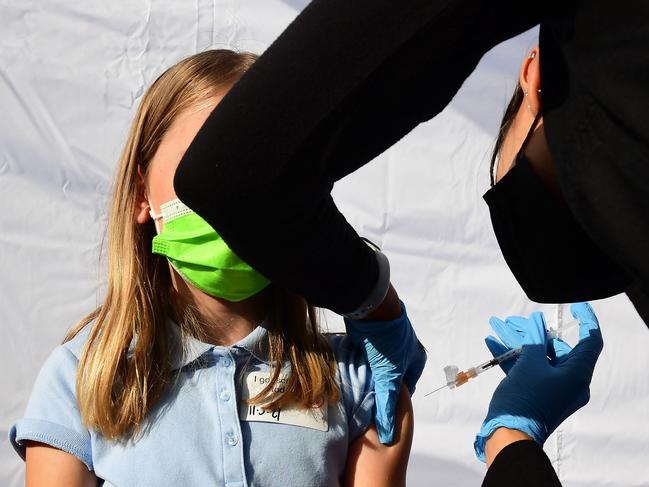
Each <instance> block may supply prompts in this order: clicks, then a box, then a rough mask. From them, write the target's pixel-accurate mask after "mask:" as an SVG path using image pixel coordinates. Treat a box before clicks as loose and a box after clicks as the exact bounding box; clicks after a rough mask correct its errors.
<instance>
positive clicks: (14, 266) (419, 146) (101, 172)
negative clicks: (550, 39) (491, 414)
mask: <svg viewBox="0 0 649 487" xmlns="http://www.w3.org/2000/svg"><path fill="white" fill-rule="evenodd" d="M306 4H307V1H306V0H242V1H239V0H196V1H194V2H181V1H178V0H176V1H174V0H157V1H155V2H152V1H146V0H112V1H111V2H99V1H95V2H88V1H86V2H82V1H80V0H76V1H75V0H47V1H46V0H40V1H38V0H34V1H29V2H9V1H7V0H3V1H0V107H1V115H0V208H1V209H2V212H1V213H0V371H1V375H0V390H2V391H3V393H2V396H1V398H2V399H1V400H0V429H1V430H2V431H1V432H0V433H1V436H0V485H3V486H18V485H22V483H23V469H24V468H23V464H22V462H21V461H20V460H19V458H18V456H17V455H15V454H14V453H13V450H12V449H11V446H10V445H9V443H8V442H7V439H6V435H7V430H8V428H9V427H10V425H11V423H12V422H13V421H14V420H16V419H18V418H20V417H21V416H22V414H23V411H24V407H25V404H26V401H27V398H28V397H29V393H30V390H31V386H32V383H33V381H34V378H35V376H36V373H37V371H38V369H39V367H40V365H41V363H42V362H43V360H44V359H45V357H46V356H47V355H48V354H49V352H50V351H51V349H52V348H54V347H55V346H56V345H57V344H58V343H59V342H60V341H61V339H62V337H63V335H64V332H65V330H66V329H67V328H68V327H70V326H71V325H72V324H74V323H75V322H76V321H77V320H78V319H79V318H80V317H81V316H82V315H84V314H85V313H87V312H88V311H90V310H91V308H93V307H94V306H95V305H96V304H97V302H98V299H99V298H98V296H100V295H101V290H102V282H103V281H102V277H101V273H100V272H99V267H98V264H97V259H98V253H99V250H100V248H101V238H102V234H103V231H104V227H105V225H106V206H107V200H108V196H109V191H110V185H111V178H112V175H113V171H114V167H115V162H116V161H117V158H118V155H119V152H120V150H121V147H122V144H123V142H124V140H125V136H126V132H127V127H128V125H129V123H130V120H131V117H132V115H133V113H134V110H135V108H136V105H137V103H138V102H139V100H140V97H141V95H142V93H143V90H144V89H145V88H146V87H147V86H148V85H149V84H150V83H151V82H152V81H153V80H154V79H155V77H156V76H157V75H158V74H160V72H162V71H163V70H164V69H165V68H166V67H168V66H170V65H171V64H173V63H175V62H176V61H178V60H179V59H180V58H182V57H184V56H186V55H189V54H192V53H195V52H197V51H202V50H204V49H207V48H211V47H229V48H235V49H245V50H251V51H254V52H257V53H261V52H263V50H264V49H265V48H266V47H267V46H268V45H269V44H270V43H271V42H272V40H273V39H274V38H275V37H276V36H277V35H278V34H279V33H280V32H281V31H282V29H283V28H284V27H285V26H286V25H288V23H289V22H290V21H291V20H292V19H293V18H294V17H295V15H297V13H298V12H299V11H300V10H301V9H302V8H304V6H305V5H306ZM536 35H537V33H536V31H532V32H528V33H526V34H524V35H522V36H520V37H518V38H516V39H513V40H511V41H509V42H507V43H505V44H503V45H501V46H499V47H498V48H496V49H494V50H493V51H492V52H490V53H489V54H488V55H487V56H486V57H485V58H484V59H483V61H482V62H481V64H480V66H479V68H478V70H477V71H476V73H474V75H473V76H472V77H471V78H470V79H469V80H468V81H467V82H466V83H465V85H464V86H463V88H462V90H461V91H460V93H459V94H458V96H457V97H456V99H455V100H454V101H453V103H451V105H450V106H449V107H448V108H447V109H446V110H445V111H444V112H443V113H442V114H441V115H440V116H439V117H437V118H436V119H435V120H433V121H431V122H429V123H426V124H423V125H421V126H419V127H418V128H417V129H415V130H414V131H413V132H412V133H411V134H410V135H409V136H407V137H406V138H404V139H403V140H402V141H400V142H399V143H398V144H397V145H396V146H394V147H393V148H391V149H390V150H389V151H387V152H386V153H384V154H383V155H381V156H380V157H379V158H377V160H375V161H374V162H372V163H371V164H369V165H367V166H365V167H364V168H362V169H361V170H359V171H357V172H356V173H355V174H353V175H351V176H350V177H348V178H346V179H345V180H343V181H341V182H340V183H339V184H338V185H337V186H336V188H335V192H334V196H335V198H336V201H337V202H338V203H339V205H340V207H341V209H342V210H343V212H344V213H345V214H346V215H347V216H348V218H349V219H350V221H351V222H352V224H353V225H354V226H355V228H356V229H357V230H358V231H359V232H360V233H361V234H363V235H366V236H367V237H369V238H370V239H372V240H374V241H376V242H377V243H379V244H380V245H381V246H382V247H383V250H384V251H385V252H386V254H387V255H388V256H389V258H390V260H391V264H392V270H393V278H394V279H393V282H394V283H395V285H396V287H397V289H398V290H399V293H400V295H401V297H402V298H403V299H404V301H405V302H406V304H407V306H408V310H409V314H410V316H411V318H412V322H413V324H414V325H415V327H416V328H417V331H418V334H419V337H420V338H421V340H422V342H423V343H424V344H425V345H426V347H427V348H428V351H429V360H428V366H427V369H426V371H425V373H424V375H423V377H422V379H421V381H420V383H419V390H418V391H419V392H418V394H416V395H415V397H414V408H415V415H416V416H415V417H416V433H415V441H414V446H413V451H412V457H411V462H410V470H409V485H412V486H424V485H426V486H431V485H439V486H449V487H452V486H473V485H479V484H480V482H481V479H482V476H483V473H484V466H483V464H481V463H479V462H478V461H477V460H476V459H475V458H474V456H473V453H472V443H473V437H474V434H475V432H476V431H477V430H478V428H479V427H480V424H481V421H482V419H483V416H484V414H485V413H486V408H487V405H488V402H489V399H490V397H491V392H492V391H493V389H494V387H495V386H496V384H497V383H498V381H499V380H500V379H501V378H502V373H501V372H500V371H494V372H491V373H490V374H488V376H486V377H485V378H482V379H480V381H479V382H476V383H473V384H469V385H467V386H465V387H464V388H462V389H459V390H457V391H448V390H444V391H442V392H440V393H438V394H437V395H434V396H430V397H428V398H424V397H423V393H424V392H427V390H429V389H432V388H433V387H436V386H438V385H439V384H440V383H441V382H442V381H443V375H442V372H441V369H442V367H443V366H444V365H447V364H448V363H456V364H458V365H459V366H460V367H466V366H470V365H474V364H475V363H478V362H481V361H482V360H483V359H486V358H488V356H489V355H488V352H487V350H486V348H485V346H484V344H483V342H482V339H483V337H484V336H485V335H486V334H488V333H489V332H490V329H489V326H488V323H487V320H488V318H489V316H491V315H492V314H493V315H497V316H501V317H503V316H506V315H510V314H528V313H530V312H531V311H533V310H536V309H541V310H543V311H545V312H546V315H547V316H548V320H549V322H550V323H551V324H556V323H558V322H561V321H562V320H564V319H565V321H568V320H570V319H572V318H571V317H570V316H568V315H569V311H568V307H567V306H565V305H559V306H540V305H536V304H534V303H530V302H529V301H527V299H526V298H525V296H524V294H523V293H522V291H521V290H520V288H519V287H518V285H517V284H516V282H515V280H514V278H513V277H512V275H511V274H510V272H509V270H508V269H507V267H506V265H505V262H504V260H503V258H502V256H501V255H500V253H499V251H498V247H497V245H496V242H495V238H494V237H493V233H492V230H491V225H490V221H489V215H488V211H487V207H486V205H485V204H484V203H483V201H482V198H481V197H482V194H483V193H484V192H485V191H486V190H487V189H488V184H489V176H488V154H489V150H490V149H491V147H492V142H493V138H494V134H495V133H496V129H497V125H498V122H499V118H500V116H501V114H502V111H503V109H504V106H505V104H506V102H507V101H508V98H509V95H510V94H511V91H512V88H513V86H514V82H515V78H516V76H517V72H518V66H519V63H520V62H521V61H522V59H523V56H524V55H525V53H526V50H527V49H528V48H529V47H531V46H532V45H533V44H534V43H535V39H536ZM403 89H407V87H405V86H404V87H403ZM431 89H434V87H431ZM548 238H559V239H560V238H561V235H552V234H550V233H548ZM566 272H569V269H566ZM556 278H557V279H561V278H562V276H561V275H557V276H556ZM594 307H595V310H596V311H597V313H598V315H599V317H600V321H601V324H602V329H603V333H604V338H605V348H604V352H603V354H602V357H601V359H600V362H599V364H598V366H597V369H596V371H595V377H594V379H593V384H592V399H591V401H590V404H589V405H588V406H586V407H585V408H584V409H583V410H581V411H580V412H579V413H577V414H576V415H575V416H574V417H573V418H571V419H569V420H568V421H566V422H565V423H564V424H563V425H562V426H561V428H560V429H559V430H558V431H557V432H556V434H554V435H553V436H552V437H551V439H550V440H549V441H548V442H547V444H546V450H547V452H548V454H549V456H550V458H551V459H552V461H553V463H554V466H555V468H556V469H557V470H558V472H559V475H560V478H561V480H562V481H563V483H564V485H565V486H566V487H579V486H590V487H596V486H602V487H603V486H624V487H634V486H647V485H649V462H647V458H649V381H647V378H646V377H647V376H646V371H647V370H648V369H649V352H648V350H649V332H648V331H647V329H646V327H645V326H644V325H643V324H642V322H641V321H640V319H639V318H638V316H637V314H636V313H635V311H634V310H633V307H632V306H631V305H630V303H629V302H628V300H627V299H626V298H625V297H624V296H619V297H616V298H613V299H609V300H605V301H600V302H597V303H594ZM326 317H327V321H328V324H329V326H330V328H332V329H338V328H340V327H341V321H340V319H339V318H338V317H336V316H335V315H333V314H329V313H327V314H326ZM564 317H565V318H564Z"/></svg>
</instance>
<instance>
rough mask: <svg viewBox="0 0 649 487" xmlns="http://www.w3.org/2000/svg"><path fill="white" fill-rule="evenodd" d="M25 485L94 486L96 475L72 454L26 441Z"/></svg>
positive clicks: (54, 486)
mask: <svg viewBox="0 0 649 487" xmlns="http://www.w3.org/2000/svg"><path fill="white" fill-rule="evenodd" d="M26 443H27V444H26V447H27V451H26V458H25V462H26V469H25V471H26V473H25V486H26V487H45V486H47V487H95V486H96V485H97V477H96V476H95V474H94V473H93V472H91V471H90V470H88V467H86V466H85V465H84V463H83V462H82V461H81V460H79V459H78V458H77V457H75V456H74V455H72V454H70V453H67V452H64V451H62V450H59V449H57V448H54V447H52V446H50V445H46V444H44V443H37V442H33V441H29V442H26Z"/></svg>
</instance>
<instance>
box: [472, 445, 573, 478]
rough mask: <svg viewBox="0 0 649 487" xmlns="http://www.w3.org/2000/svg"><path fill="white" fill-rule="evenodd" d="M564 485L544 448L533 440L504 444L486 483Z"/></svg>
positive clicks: (488, 473) (488, 471) (487, 476)
mask: <svg viewBox="0 0 649 487" xmlns="http://www.w3.org/2000/svg"><path fill="white" fill-rule="evenodd" d="M507 486H516V487H561V482H559V478H558V477H557V474H556V472H555V471H554V469H553V468H552V464H551V463H550V460H549V459H548V457H547V455H546V454H545V452H544V451H543V448H541V446H540V445H539V444H538V443H536V442H535V441H532V440H522V441H516V442H514V443H512V444H510V445H507V446H506V447H505V448H503V449H502V450H501V451H500V453H499V454H498V455H497V456H496V458H495V459H494V461H493V463H492V464H491V466H490V467H489V470H487V475H486V476H485V478H484V481H483V482H482V487H507Z"/></svg>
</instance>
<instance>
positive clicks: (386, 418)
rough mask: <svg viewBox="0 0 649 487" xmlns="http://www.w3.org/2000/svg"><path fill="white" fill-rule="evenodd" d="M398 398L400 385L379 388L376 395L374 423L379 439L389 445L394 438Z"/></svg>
mask: <svg viewBox="0 0 649 487" xmlns="http://www.w3.org/2000/svg"><path fill="white" fill-rule="evenodd" d="M377 389H378V388H377ZM398 398H399V388H398V387H397V388H396V389H394V388H392V387H389V388H388V389H387V390H382V391H380V392H379V391H378V390H377V391H376V393H375V395H374V423H375V424H376V431H377V433H378V435H379V441H380V442H381V443H383V444H384V445H389V444H390V443H392V442H393V440H394V417H395V411H396V408H397V399H398Z"/></svg>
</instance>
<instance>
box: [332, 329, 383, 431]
mask: <svg viewBox="0 0 649 487" xmlns="http://www.w3.org/2000/svg"><path fill="white" fill-rule="evenodd" d="M331 344H332V346H333V348H334V351H335V353H336V360H337V362H338V372H339V376H340V382H339V385H340V394H341V396H342V397H341V400H342V401H343V403H344V407H345V411H346V413H347V424H348V428H349V441H350V442H352V441H353V440H355V439H356V438H358V437H359V436H361V435H362V434H363V433H365V431H367V429H368V428H369V427H370V425H371V424H372V418H373V416H374V382H373V380H372V371H371V370H370V366H369V364H368V363H367V359H366V358H365V353H364V351H363V349H362V348H361V347H356V346H355V345H353V344H352V343H351V341H350V340H349V339H348V338H347V337H346V336H345V335H333V336H332V337H331Z"/></svg>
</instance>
